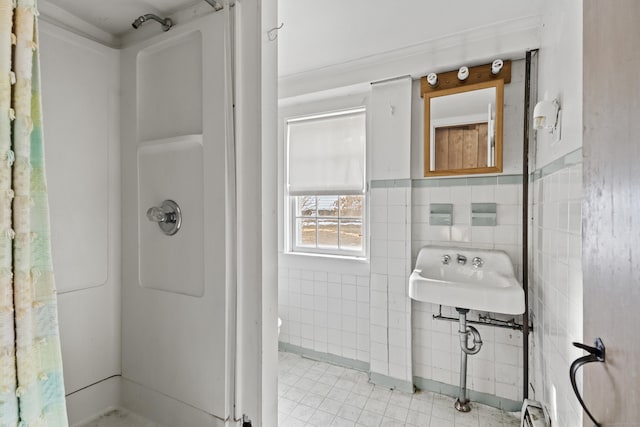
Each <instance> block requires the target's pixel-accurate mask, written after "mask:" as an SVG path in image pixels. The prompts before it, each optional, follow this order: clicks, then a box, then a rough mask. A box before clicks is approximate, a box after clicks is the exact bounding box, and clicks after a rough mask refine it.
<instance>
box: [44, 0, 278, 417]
mask: <svg viewBox="0 0 640 427" xmlns="http://www.w3.org/2000/svg"><path fill="white" fill-rule="evenodd" d="M242 3H243V5H240V4H239V3H237V4H236V5H235V7H225V8H224V9H223V10H220V11H217V10H215V9H214V8H212V7H211V6H210V5H209V4H207V3H205V2H202V4H200V5H196V6H193V7H190V8H187V9H184V10H182V11H179V12H177V13H175V14H173V15H171V18H172V20H173V22H174V26H173V27H172V28H171V30H170V31H167V32H162V30H161V28H160V27H159V26H152V25H148V26H145V27H144V28H140V29H139V30H136V33H135V34H129V35H126V36H124V37H122V38H121V39H120V40H121V41H122V44H123V45H124V46H123V47H118V48H111V47H107V46H105V43H98V42H95V41H92V40H91V39H99V37H97V36H99V35H100V34H101V33H100V31H93V34H94V35H90V34H89V35H88V34H87V29H90V25H88V24H87V23H85V22H82V21H79V20H78V19H76V18H73V17H71V18H69V16H68V14H66V12H65V11H62V10H60V9H58V8H56V7H53V6H52V5H51V4H49V3H48V2H47V1H44V0H43V2H42V4H41V12H43V13H42V22H41V37H40V47H41V52H42V53H41V55H42V80H43V100H44V101H43V102H44V117H45V119H44V120H45V128H46V129H45V146H46V150H47V153H46V154H47V156H48V157H47V160H48V171H47V172H48V178H49V187H50V188H49V191H50V197H51V222H52V234H53V239H52V240H53V242H52V245H53V257H54V266H55V269H56V274H57V284H58V289H59V310H60V328H61V340H62V350H63V359H64V370H65V386H66V392H67V394H68V396H67V402H68V406H69V416H70V424H71V425H74V424H76V423H79V422H82V421H83V420H87V419H90V418H92V417H95V416H96V415H99V414H100V413H101V412H104V411H105V410H107V409H108V408H110V407H124V408H126V409H129V410H132V411H134V412H137V413H139V414H141V415H143V416H145V417H146V418H149V419H151V420H154V421H156V422H158V423H160V424H162V425H167V426H170V425H181V426H223V425H237V424H238V423H239V422H241V421H240V420H241V419H242V416H243V414H247V415H248V416H249V418H251V419H252V420H253V425H254V426H256V425H261V414H262V413H266V412H273V414H271V416H272V417H273V419H274V420H275V410H273V411H271V410H270V409H264V408H261V405H260V400H261V397H260V392H261V391H260V390H261V389H260V383H261V379H260V375H261V373H260V366H261V363H262V362H261V361H260V357H263V356H260V354H259V352H257V351H247V352H243V353H242V354H240V353H238V352H236V347H237V346H242V345H244V348H246V349H248V350H250V349H249V348H247V343H255V344H251V345H258V346H259V345H260V342H261V334H262V332H261V330H260V329H261V328H259V327H258V328H256V325H260V322H261V305H260V301H261V299H260V288H261V280H260V274H261V272H260V257H261V251H262V249H261V248H262V246H261V241H260V238H261V237H260V236H261V233H260V232H259V231H260V229H259V228H258V230H257V231H258V232H257V233H255V232H251V233H247V232H246V231H248V230H249V228H248V222H247V221H246V219H247V218H251V216H252V215H253V216H255V219H254V220H253V221H254V222H255V224H257V226H258V227H261V219H260V218H261V216H260V211H261V199H260V189H261V186H260V178H261V172H260V152H261V150H260V138H259V135H260V127H259V118H260V103H259V102H258V103H256V102H255V99H256V96H255V91H252V90H251V89H252V88H253V87H252V85H254V84H255V83H256V82H257V89H258V90H259V89H260V86H259V84H260V74H259V70H260V56H259V52H260V39H259V35H260V32H261V26H260V17H261V15H260V7H259V6H260V4H261V2H260V1H256V0H246V1H243V2H242ZM271 6H273V4H272V5H271ZM271 6H269V7H271ZM264 7H265V9H267V7H266V6H264ZM229 14H235V15H236V17H237V21H236V25H235V28H233V27H232V26H231V20H230V19H228V17H229ZM134 18H135V16H128V17H123V19H125V20H126V22H131V21H130V20H131V19H134ZM274 19H275V18H274ZM247 21H249V22H250V25H246V24H245V23H246V22H247ZM256 21H257V22H256ZM256 24H257V25H256ZM70 28H71V29H72V31H69V29H70ZM131 31H134V30H131ZM89 32H91V31H89ZM232 34H235V35H238V34H239V35H242V36H243V37H242V40H240V39H239V40H238V42H237V43H236V46H235V49H236V52H237V53H238V52H239V53H240V54H237V56H236V58H233V56H232V54H231V49H232V48H233V44H232V40H231V39H232ZM96 35H97V36H96ZM107 44H108V43H107ZM274 54H275V52H274ZM272 59H273V63H275V56H274V58H272ZM232 60H234V64H232V62H231V61H232ZM232 65H235V70H234V72H235V76H236V80H235V89H236V92H237V93H239V94H241V95H242V94H243V93H244V94H245V95H249V93H251V94H252V99H251V100H252V103H251V104H248V103H247V102H243V101H241V100H239V99H238V100H236V110H235V114H236V120H237V122H236V123H237V124H236V126H238V127H240V126H242V132H240V135H238V137H237V138H234V123H233V114H232V112H233V110H232V102H233V99H232V95H233V87H232V79H231V77H232V75H231V73H232ZM274 87H275V86H274ZM247 88H248V89H249V92H246V89H247ZM236 96H238V95H236ZM239 98H240V99H244V101H247V100H248V99H249V98H248V96H245V98H242V96H239ZM274 100H275V96H274ZM274 104H275V101H274ZM274 111H275V109H274ZM254 135H258V138H254V137H252V136H254ZM236 144H237V149H238V150H239V151H241V152H242V157H240V156H238V157H236V156H235V150H236ZM256 164H257V168H256V167H255V166H254V165H256ZM249 169H251V172H250V173H247V171H248V170H249ZM274 170H275V167H274ZM236 182H237V183H238V188H236ZM254 191H257V192H258V195H257V197H256V195H255V194H254V193H253V192H254ZM164 200H173V201H175V202H176V203H177V204H178V205H179V206H180V209H181V213H182V224H181V227H180V230H179V231H178V232H177V233H175V234H174V235H172V236H168V235H165V234H164V233H162V230H161V229H160V228H159V227H158V225H157V224H156V223H155V222H152V221H149V219H148V218H147V216H146V212H147V210H148V209H149V208H151V207H153V206H160V205H161V204H162V203H163V201H164ZM236 204H238V206H241V207H242V208H243V209H245V214H244V215H237V212H236ZM243 218H244V219H245V220H244V224H245V226H244V228H243V230H244V234H243V233H242V232H240V233H237V231H238V226H237V224H238V223H239V222H240V223H242V221H241V220H242V219H243ZM252 251H253V252H252ZM238 254H240V255H238ZM241 256H242V257H244V258H247V257H251V259H252V262H251V263H249V265H247V266H245V267H243V271H242V273H241V274H238V273H237V265H236V259H237V258H238V257H241ZM256 279H257V280H256ZM237 293H240V294H241V295H243V296H242V297H241V300H240V302H239V303H237V301H236V294H237ZM273 294H274V295H275V284H273ZM273 299H275V297H274V298H273ZM274 305H275V304H274ZM236 321H238V326H237V327H236ZM238 329H241V330H240V331H238ZM270 329H273V331H272V332H273V335H274V336H275V329H276V323H275V311H274V322H273V325H272V328H270ZM246 331H249V332H246ZM238 336H239V337H240V338H239V339H238V338H237V337H238ZM236 341H239V342H236ZM275 342H276V341H275V339H274V351H273V353H274V355H273V359H274V360H275V359H277V355H276V354H275V352H276V350H275ZM272 382H273V384H272V386H273V390H274V391H275V378H274V379H273V381H272ZM273 402H274V405H273V406H274V408H275V394H274V398H273ZM234 405H235V408H234ZM268 406H271V405H268ZM260 411H261V412H260ZM268 424H269V423H268V422H266V424H265V425H268Z"/></svg>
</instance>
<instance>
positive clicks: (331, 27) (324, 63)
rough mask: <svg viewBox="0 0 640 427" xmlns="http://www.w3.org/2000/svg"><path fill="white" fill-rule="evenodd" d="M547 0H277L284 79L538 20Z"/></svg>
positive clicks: (279, 47)
mask: <svg viewBox="0 0 640 427" xmlns="http://www.w3.org/2000/svg"><path fill="white" fill-rule="evenodd" d="M543 3H545V1H544V0H482V1H477V0H457V1H436V0H393V1H389V0H322V1H317V0H278V20H279V21H278V23H284V27H283V28H282V30H280V32H279V36H278V42H279V44H278V50H279V55H278V67H279V73H278V74H279V75H280V76H288V75H293V74H297V73H302V72H306V71H309V70H314V69H319V68H323V67H328V66H333V65H337V64H342V63H345V62H348V61H353V60H356V59H362V58H366V57H371V56H375V55H380V54H383V53H388V52H393V51H394V50H398V49H403V48H408V47H411V46H415V45H418V44H421V43H425V42H428V41H432V40H435V39H439V38H443V37H448V36H451V35H455V34H458V33H462V32H467V31H469V30H472V29H478V28H482V27H487V26H491V25H495V24H496V23H500V22H507V21H513V20H517V19H521V18H524V17H531V16H539V15H540V13H541V8H542V4H543Z"/></svg>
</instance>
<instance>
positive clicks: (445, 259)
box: [442, 255, 451, 265]
mask: <svg viewBox="0 0 640 427" xmlns="http://www.w3.org/2000/svg"><path fill="white" fill-rule="evenodd" d="M450 262H451V257H450V256H449V255H442V263H443V264H444V265H448V264H449V263H450Z"/></svg>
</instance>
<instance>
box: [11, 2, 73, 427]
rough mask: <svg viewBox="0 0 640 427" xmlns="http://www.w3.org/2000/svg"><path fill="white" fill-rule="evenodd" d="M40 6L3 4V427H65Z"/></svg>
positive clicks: (14, 3) (32, 4) (19, 3)
mask: <svg viewBox="0 0 640 427" xmlns="http://www.w3.org/2000/svg"><path fill="white" fill-rule="evenodd" d="M36 16H37V11H36V4H35V0H17V2H16V0H0V427H4V426H19V427H22V426H25V427H26V426H29V427H31V426H50V427H57V426H66V425H68V422H67V414H66V407H65V397H64V385H63V378H62V358H61V354H60V338H59V332H58V314H57V298H56V289H55V286H54V280H53V268H52V262H51V248H50V232H49V207H48V200H47V186H46V180H45V169H44V147H43V141H42V118H41V114H40V113H41V104H40V87H39V84H40V75H39V69H38V65H39V58H38V50H37V44H36V41H37V38H36V34H37V18H36Z"/></svg>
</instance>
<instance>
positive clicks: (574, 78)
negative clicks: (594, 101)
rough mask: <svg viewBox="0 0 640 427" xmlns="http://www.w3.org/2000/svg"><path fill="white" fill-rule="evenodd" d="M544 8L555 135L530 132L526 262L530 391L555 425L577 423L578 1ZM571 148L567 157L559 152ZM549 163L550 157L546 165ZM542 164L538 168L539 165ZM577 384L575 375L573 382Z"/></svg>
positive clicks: (547, 88)
mask: <svg viewBox="0 0 640 427" xmlns="http://www.w3.org/2000/svg"><path fill="white" fill-rule="evenodd" d="M548 4H549V7H548V8H547V9H546V10H547V13H546V15H545V16H544V23H545V24H544V27H543V30H542V43H541V49H540V60H539V64H538V98H539V99H543V97H544V95H545V93H547V94H548V95H549V96H550V97H552V98H553V97H559V99H560V103H561V105H562V109H563V114H562V129H561V131H562V139H561V140H560V141H559V142H556V143H554V142H552V140H551V137H550V135H548V134H545V133H544V132H538V133H537V140H536V141H535V142H534V143H535V146H534V151H535V161H534V162H532V171H533V170H534V169H535V170H537V171H538V172H540V171H541V170H542V172H549V173H543V175H542V176H540V175H537V174H536V175H535V178H536V182H535V184H534V187H533V192H532V193H533V194H532V195H531V200H532V210H531V212H532V218H533V221H532V223H531V224H530V227H531V228H530V230H531V238H532V245H531V251H530V254H529V265H530V279H531V280H530V302H529V305H530V310H531V321H532V323H533V326H534V330H533V333H532V335H531V340H530V342H531V346H530V355H531V359H530V366H529V368H530V384H531V387H530V389H529V390H530V398H534V399H536V400H539V401H541V402H543V403H544V404H545V405H546V407H547V408H548V409H549V410H550V412H551V416H552V421H553V422H554V423H555V424H557V425H563V426H571V427H574V426H580V425H582V411H581V410H580V409H578V408H579V407H578V404H577V400H576V398H575V397H574V395H573V391H572V390H571V385H570V384H569V376H568V374H567V372H568V369H569V365H570V363H571V361H572V360H573V358H575V357H578V355H580V354H581V353H580V352H576V351H575V350H574V349H572V347H571V342H572V341H579V342H582V320H583V315H582V264H581V244H580V242H581V236H582V233H581V232H582V224H581V220H580V215H581V207H580V200H581V198H582V165H581V160H582V159H581V156H582V153H581V151H577V152H575V151H576V150H577V149H579V148H581V147H582V102H583V98H582V66H583V64H582V2H581V1H580V0H571V1H565V2H548ZM572 152H575V153H574V154H572V155H570V156H569V157H565V156H566V155H567V154H569V153H572ZM550 164H551V165H550ZM545 166H547V168H546V169H544V167H545ZM579 384H581V383H579Z"/></svg>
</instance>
